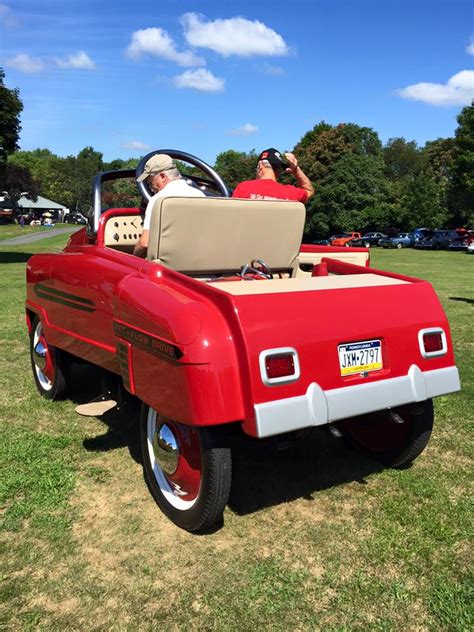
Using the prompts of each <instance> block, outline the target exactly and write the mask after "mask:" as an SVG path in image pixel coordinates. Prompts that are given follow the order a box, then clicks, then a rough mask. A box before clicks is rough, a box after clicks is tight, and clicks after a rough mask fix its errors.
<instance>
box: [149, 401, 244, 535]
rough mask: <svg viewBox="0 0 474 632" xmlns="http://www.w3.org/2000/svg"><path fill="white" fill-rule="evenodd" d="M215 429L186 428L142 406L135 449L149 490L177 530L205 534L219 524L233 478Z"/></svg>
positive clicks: (228, 454)
mask: <svg viewBox="0 0 474 632" xmlns="http://www.w3.org/2000/svg"><path fill="white" fill-rule="evenodd" d="M219 436H220V433H219V430H218V429H215V428H198V427H195V426H187V425H185V424H180V423H177V422H174V421H171V420H169V419H165V418H163V417H161V416H160V415H159V414H158V413H157V412H156V410H154V409H153V408H151V407H150V406H147V405H146V404H142V411H141V419H140V444H141V450H142V458H143V469H144V473H145V479H146V482H147V484H148V487H149V489H150V491H151V493H152V496H153V498H154V499H155V501H156V503H157V504H158V506H159V507H160V509H161V511H162V512H163V513H164V514H165V515H166V516H167V517H168V518H169V519H170V520H171V521H172V522H174V524H175V525H177V526H178V527H180V528H181V529H185V530H186V531H189V532H191V533H196V532H203V531H208V530H209V529H210V528H211V527H213V526H214V525H215V524H216V523H218V522H220V521H221V520H222V514H223V512H224V509H225V506H226V505H227V501H228V499H229V494H230V484H231V477H232V466H231V451H230V448H229V447H227V446H226V444H225V442H221V441H219V440H218V437H219Z"/></svg>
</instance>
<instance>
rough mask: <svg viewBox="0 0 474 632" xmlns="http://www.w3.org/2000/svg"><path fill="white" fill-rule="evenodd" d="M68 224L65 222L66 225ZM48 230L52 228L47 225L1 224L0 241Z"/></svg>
mask: <svg viewBox="0 0 474 632" xmlns="http://www.w3.org/2000/svg"><path fill="white" fill-rule="evenodd" d="M66 225H67V224H65V226H66ZM46 230H51V229H49V228H47V227H45V226H24V227H23V228H22V227H21V226H20V225H19V224H0V242H2V241H3V240H5V239H14V238H15V237H22V236H23V235H30V234H31V233H44V232H45V231H46Z"/></svg>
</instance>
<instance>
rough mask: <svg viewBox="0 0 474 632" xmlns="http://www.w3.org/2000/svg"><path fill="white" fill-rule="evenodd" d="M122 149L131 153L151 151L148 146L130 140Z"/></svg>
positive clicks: (138, 141)
mask: <svg viewBox="0 0 474 632" xmlns="http://www.w3.org/2000/svg"><path fill="white" fill-rule="evenodd" d="M122 147H123V148H124V149H131V150H132V151H146V150H147V149H151V147H150V145H146V144H145V143H142V142H141V141H140V140H130V141H128V142H126V143H123V144H122Z"/></svg>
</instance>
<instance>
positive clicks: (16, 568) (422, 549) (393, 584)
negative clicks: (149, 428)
mask: <svg viewBox="0 0 474 632" xmlns="http://www.w3.org/2000/svg"><path fill="white" fill-rule="evenodd" d="M65 240H66V238H65V237H64V236H59V237H53V238H50V239H48V240H45V241H43V242H41V243H39V244H34V245H29V246H26V247H23V249H22V248H21V247H19V246H17V247H15V248H9V249H6V248H0V262H1V268H0V269H1V272H2V274H1V275H0V292H1V296H2V301H1V304H0V310H1V312H0V313H1V323H2V325H1V329H0V349H1V353H0V380H1V382H0V383H1V389H0V423H1V430H2V437H3V440H2V442H1V444H0V465H1V470H2V476H1V479H0V494H1V500H0V504H1V507H2V509H1V515H2V531H1V547H2V549H1V551H0V556H1V557H0V559H1V562H0V564H1V572H0V576H1V584H0V587H1V595H0V604H1V605H0V608H1V625H2V626H3V627H4V628H5V629H9V630H10V629H11V630H17V629H30V628H39V629H53V630H63V629H75V630H82V629H84V630H104V629H110V630H137V629H138V630H157V629H158V630H168V629H169V630H188V629H191V630H255V629H260V630H333V631H345V630H383V631H385V630H449V631H451V630H466V631H467V630H471V629H472V627H473V619H472V603H473V600H472V597H473V595H472V576H471V575H470V565H471V563H472V554H471V541H470V537H471V534H472V531H471V528H472V522H471V519H472V513H471V512H472V506H471V502H470V499H471V486H472V485H471V484H472V475H471V471H472V469H471V468H472V440H471V431H470V429H471V427H472V402H473V399H472V395H473V387H472V384H473V365H474V362H473V340H474V336H473V324H472V323H473V322H474V319H473V310H474V287H473V279H474V275H473V269H474V257H469V256H467V255H464V254H463V253H449V252H434V253H427V252H417V251H414V250H402V251H380V250H377V249H374V250H373V251H372V265H373V266H374V267H380V268H383V269H389V270H394V271H399V272H403V273H405V274H410V275H414V276H419V277H421V278H426V279H428V280H429V281H431V282H432V283H433V285H434V287H435V289H436V290H437V292H438V296H439V297H440V300H441V302H442V304H443V306H444V308H445V310H446V312H447V314H448V317H449V319H450V323H451V328H452V333H453V338H454V345H455V351H456V356H457V362H458V365H459V368H460V371H461V379H462V383H463V390H462V392H461V393H459V394H456V395H451V396H448V397H441V398H438V399H437V400H436V404H435V408H436V422H435V429H434V433H433V437H432V440H431V442H430V445H429V446H428V448H427V450H426V452H425V453H424V454H423V455H422V456H421V457H420V458H419V459H418V460H417V461H416V463H415V464H414V465H413V467H412V468H410V469H407V470H404V471H394V470H384V469H382V468H381V467H379V465H378V464H377V463H375V462H374V461H372V460H370V459H367V458H365V457H362V456H360V455H358V454H356V453H355V452H353V451H350V450H349V449H348V448H346V447H345V445H344V444H343V443H342V442H341V441H340V440H337V439H335V438H333V437H332V436H330V435H328V434H327V433H325V432H315V433H314V437H313V439H314V440H313V441H311V442H305V444H304V445H299V446H296V447H292V448H290V449H289V450H287V451H275V450H271V449H270V447H269V446H267V445H266V444H260V443H259V444H258V445H255V446H254V447H253V448H252V449H249V450H248V451H246V452H245V453H236V454H235V460H234V467H235V485H234V488H233V490H232V496H231V502H230V506H229V508H227V509H226V512H225V524H224V527H223V528H222V529H220V530H218V531H216V532H215V533H213V534H209V535H205V536H191V535H189V534H187V533H185V532H183V531H181V530H179V529H177V528H175V527H174V526H173V525H172V524H171V523H170V522H169V521H168V520H166V519H165V518H164V516H163V515H162V514H161V512H160V511H159V510H158V508H157V507H156V506H155V505H154V503H153V501H152V499H151V496H150V495H149V494H148V491H147V488H146V485H145V483H144V481H143V477H142V473H141V466H140V463H139V456H138V451H137V432H136V431H137V419H136V415H135V414H133V413H129V415H128V416H127V417H123V416H120V414H117V413H112V414H110V415H109V416H107V417H104V418H102V419H99V418H86V417H79V416H78V415H77V414H76V413H75V412H74V407H75V405H76V403H75V402H77V401H81V397H83V394H84V391H85V390H87V382H89V383H90V382H94V380H96V376H94V375H92V374H87V372H86V374H84V373H83V372H82V373H77V375H76V383H75V388H74V392H73V394H72V399H68V400H65V401H63V402H56V403H50V402H48V401H46V400H43V399H41V398H40V397H39V396H38V394H37V392H36V390H35V388H34V385H33V380H32V376H31V369H30V364H29V353H28V338H27V333H26V327H25V320H24V308H23V301H24V293H25V287H24V277H25V263H26V260H27V258H28V256H29V255H30V254H31V253H33V252H39V251H50V250H52V249H54V248H58V247H60V246H61V245H62V244H64V243H65ZM406 309H410V306H409V305H407V306H406Z"/></svg>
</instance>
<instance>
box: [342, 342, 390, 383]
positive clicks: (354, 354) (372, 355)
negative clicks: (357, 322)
mask: <svg viewBox="0 0 474 632" xmlns="http://www.w3.org/2000/svg"><path fill="white" fill-rule="evenodd" d="M337 350H338V353H339V367H340V369H341V375H352V374H353V373H367V372H368V371H379V370H380V369H383V363H382V345H381V343H380V340H365V341H364V342H351V343H350V344H345V345H339V346H338V348H337Z"/></svg>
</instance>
